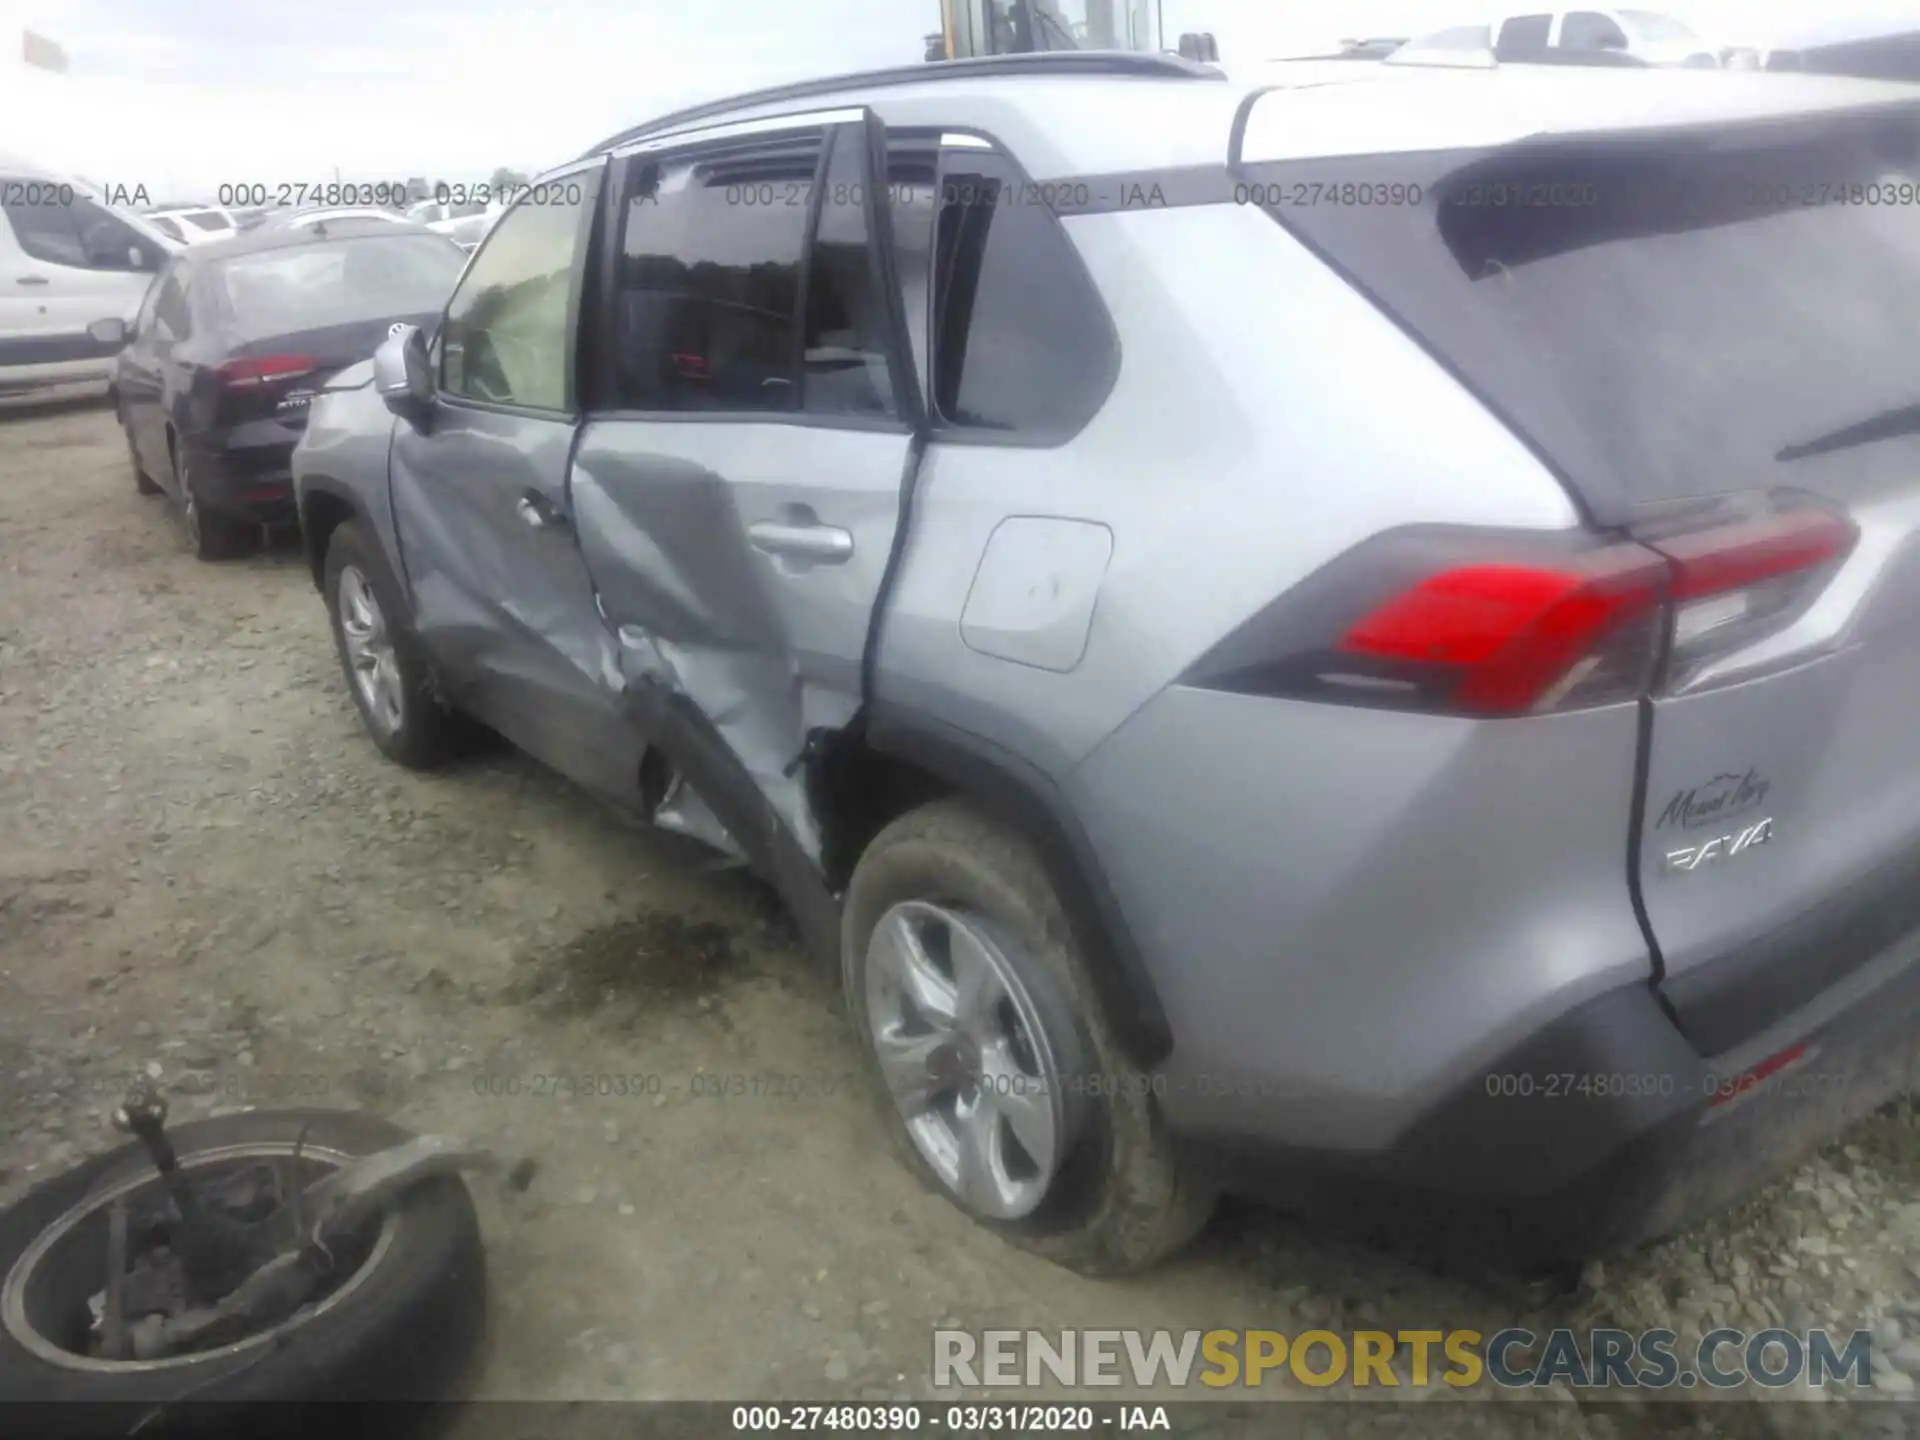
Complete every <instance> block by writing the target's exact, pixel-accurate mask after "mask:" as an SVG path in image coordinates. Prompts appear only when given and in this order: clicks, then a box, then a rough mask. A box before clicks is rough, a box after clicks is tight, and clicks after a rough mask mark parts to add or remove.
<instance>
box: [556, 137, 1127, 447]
mask: <svg viewBox="0 0 1920 1440" xmlns="http://www.w3.org/2000/svg"><path fill="white" fill-rule="evenodd" d="M853 113H859V114H862V115H865V114H877V113H878V112H874V111H872V110H871V107H866V106H855V107H842V108H841V109H836V110H833V111H825V112H822V111H813V112H808V113H804V114H794V115H781V116H770V117H767V118H765V119H762V120H752V121H745V122H741V123H739V124H729V125H723V126H713V127H706V128H702V129H700V130H694V131H684V132H681V133H680V134H677V135H667V136H661V137H658V138H651V139H647V140H644V141H640V142H638V143H635V144H631V145H628V146H625V147H622V148H620V149H617V150H614V151H612V152H611V156H612V165H613V168H612V170H611V171H610V174H609V179H608V182H607V184H606V186H605V187H604V189H603V191H602V201H603V207H604V216H603V221H602V226H601V237H600V238H601V251H602V254H601V263H600V264H599V265H598V266H597V267H596V275H595V278H596V282H597V284H596V295H597V296H598V295H604V296H611V295H612V294H613V293H614V291H615V290H616V289H617V285H618V275H619V256H620V250H621V245H622V244H623V242H624V227H625V216H626V210H627V204H628V198H629V193H630V190H631V185H632V176H633V175H634V174H636V173H637V172H638V171H639V170H641V169H643V168H644V167H645V166H646V165H649V164H665V163H669V162H672V161H677V160H679V159H681V158H682V157H684V156H687V155H692V154H695V153H698V152H700V151H705V150H721V151H726V150H739V149H749V148H751V147H752V146H754V145H757V144H760V143H763V142H765V141H769V140H773V139H776V138H787V139H791V138H793V137H795V136H799V135H804V134H807V133H809V132H812V133H816V134H818V135H819V136H820V137H821V164H822V165H825V164H826V163H827V161H828V160H829V159H830V158H831V156H830V152H831V149H832V146H831V143H830V140H831V132H832V130H833V128H834V126H835V125H838V124H849V123H852V122H851V120H849V119H844V118H840V117H844V116H848V115H850V114H853ZM880 118H881V119H882V120H883V121H884V118H885V117H884V116H881V117H880ZM886 137H887V146H888V154H889V156H891V154H892V152H893V148H894V146H895V145H896V144H897V145H899V146H900V147H901V148H902V149H912V148H920V149H923V150H931V151H932V152H933V156H934V163H935V170H934V187H935V196H936V208H935V215H934V226H935V233H934V245H935V249H934V251H933V252H930V254H929V263H930V264H933V265H937V263H938V254H937V247H938V241H939V228H938V227H939V213H938V198H937V197H938V196H939V195H940V194H942V193H944V188H945V176H946V165H947V158H948V156H949V154H961V155H980V154H983V153H990V154H992V155H994V156H996V157H997V158H998V159H999V160H1000V161H1001V162H1003V163H1004V164H1005V165H1006V166H1007V167H1008V168H1009V169H1010V170H1011V171H1012V172H1013V175H1014V178H1015V180H1016V182H1017V183H1018V184H1021V185H1032V184H1033V183H1034V182H1033V179H1032V176H1031V175H1030V174H1029V173H1028V171H1027V169H1026V167H1025V166H1023V165H1021V163H1020V161H1019V158H1018V157H1017V156H1016V155H1015V154H1014V153H1013V151H1012V150H1011V149H1010V148H1009V147H1008V146H1006V145H1005V144H1003V143H1002V142H1001V141H1000V139H999V138H998V137H997V136H996V135H995V134H993V132H992V131H990V130H987V129H984V128H981V127H978V126H973V125H965V124H928V123H925V122H921V123H917V124H912V125H903V126H887V127H886ZM889 173H890V172H889ZM1047 219H1048V220H1049V221H1050V223H1052V224H1053V225H1054V226H1055V227H1056V233H1057V234H1058V236H1059V239H1060V240H1061V241H1062V242H1063V244H1064V246H1065V251H1066V254H1067V256H1068V257H1069V263H1071V264H1072V265H1073V266H1074V267H1076V268H1077V269H1078V271H1079V273H1080V276H1081V278H1082V279H1083V280H1084V281H1085V282H1086V287H1087V291H1088V293H1089V294H1090V295H1091V296H1092V298H1093V299H1094V300H1095V302H1096V308H1097V309H1098V311H1099V315H1100V323H1101V327H1102V329H1103V330H1104V331H1105V334H1106V339H1107V343H1106V344H1105V345H1104V346H1102V350H1103V352H1104V353H1103V355H1102V357H1101V369H1102V371H1103V372H1104V373H1103V374H1102V376H1101V383H1100V385H1099V387H1098V393H1099V397H1100V398H1099V400H1098V402H1097V403H1095V404H1094V405H1093V406H1092V407H1090V408H1089V409H1088V411H1087V413H1086V414H1085V415H1083V416H1079V417H1077V418H1076V419H1075V420H1074V422H1073V423H1072V424H1071V425H1070V426H1062V427H1058V428H1057V429H1048V430H1011V431H1006V430H987V429H982V428H976V427H969V426H965V425H955V424H953V423H951V422H949V421H948V420H946V419H945V418H944V417H943V416H942V415H941V414H940V413H939V407H938V406H937V405H936V404H935V403H934V376H933V359H934V357H935V355H937V353H938V346H937V343H936V337H937V334H938V327H937V325H936V323H935V322H936V321H937V319H938V314H937V308H936V305H935V298H936V297H935V295H934V286H933V284H932V278H931V276H929V282H928V285H927V287H926V288H927V296H926V304H927V310H928V313H927V315H926V334H927V349H928V362H927V364H926V365H925V366H924V367H923V366H921V365H920V363H919V360H918V357H917V356H915V355H914V354H912V353H911V347H909V353H908V354H907V355H906V356H905V357H904V359H903V358H902V357H900V356H898V355H896V354H894V353H893V352H894V351H895V350H897V349H898V347H899V343H900V342H899V339H898V337H895V338H893V339H891V340H890V341H889V346H888V349H889V354H888V363H889V366H890V367H891V368H893V369H894V370H895V372H896V374H899V375H902V376H910V377H911V380H910V381H909V384H908V392H909V393H910V394H912V395H913V397H914V399H915V402H916V409H917V410H919V411H920V413H921V414H923V415H924V416H925V424H926V429H927V436H928V440H929V442H930V443H937V444H941V445H965V446H984V447H988V448H992V449H1001V450H1058V449H1060V448H1062V447H1064V446H1066V445H1069V444H1071V443H1072V442H1073V441H1074V440H1075V439H1077V438H1078V437H1079V436H1080V434H1081V433H1082V432H1083V431H1084V430H1085V429H1086V427H1087V426H1088V425H1090V424H1091V423H1093V421H1094V419H1095V418H1096V417H1097V416H1098V415H1099V414H1100V413H1101V412H1102V411H1103V410H1104V409H1105V408H1106V405H1107V402H1108V401H1109V400H1110V399H1111V398H1112V395H1113V390H1114V387H1115V385H1116V384H1118V382H1119V378H1120V367H1121V363H1122V352H1123V345H1124V342H1123V341H1122V339H1121V336H1120V331H1119V327H1118V326H1117V325H1116V324H1115V323H1114V319H1113V312H1112V311H1111V310H1110V309H1109V308H1108V307H1107V302H1106V296H1105V295H1104V294H1103V293H1102V292H1101V289H1100V286H1099V284H1098V282H1096V281H1095V279H1094V277H1093V272H1092V271H1091V270H1089V269H1088V268H1087V263H1086V259H1085V257H1083V256H1082V255H1081V254H1080V247H1079V246H1077V245H1075V244H1074V243H1073V237H1072V236H1070V235H1068V234H1067V233H1066V231H1065V227H1064V226H1063V225H1062V224H1061V216H1060V215H1059V214H1057V213H1054V212H1053V211H1052V210H1051V209H1049V212H1048V216H1047ZM816 220H817V214H814V215H810V216H809V223H808V228H807V239H806V245H807V249H806V251H805V253H804V254H803V257H802V265H803V267H804V266H805V265H807V264H809V263H810V260H811V255H812V250H813V239H814V228H815V221H816ZM868 234H869V243H870V244H871V238H872V235H873V225H872V220H871V217H869V222H868ZM876 258H877V257H876ZM886 268H887V269H889V270H890V269H892V268H893V267H892V266H888V267H886ZM803 282H804V276H803ZM800 303H801V305H802V306H804V305H805V303H806V294H805V287H804V283H803V285H802V288H801V295H800ZM800 323H801V325H802V327H804V324H805V311H804V309H803V310H802V312H801V317H800ZM588 328H589V330H590V331H591V332H592V333H591V334H590V335H587V336H583V337H582V341H583V344H584V345H585V346H586V347H587V349H588V350H589V351H590V353H591V356H592V365H591V384H592V387H593V398H592V399H587V398H585V391H584V383H585V382H583V390H582V392H581V394H582V407H583V413H584V414H585V416H586V417H587V418H588V419H592V420H624V421H643V422H647V423H661V424H674V425H710V424H722V425H740V424H753V425H788V426H797V427H800V428H803V429H826V430H870V431H879V432H882V433H885V434H894V435H910V434H913V433H914V431H915V426H914V423H913V422H912V421H911V420H910V419H909V418H907V417H906V416H905V415H901V416H864V415H813V414H808V413H806V412H805V411H802V410H798V409H795V410H785V411H769V410H702V411H685V410H645V409H636V408H632V407H627V406H621V405H617V404H607V403H604V401H605V399H606V397H608V396H611V395H613V394H615V393H616V385H615V376H614V373H613V358H612V357H613V353H614V348H613V343H612V334H611V331H612V316H611V310H610V307H609V306H606V305H602V304H599V303H597V302H596V304H595V305H594V306H593V308H592V310H591V312H590V324H589V327H588ZM803 343H804V341H803ZM903 364H904V365H905V366H906V367H907V368H906V369H904V370H902V369H900V366H901V365H903Z"/></svg>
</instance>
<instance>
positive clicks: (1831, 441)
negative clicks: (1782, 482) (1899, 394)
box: [1773, 404, 1920, 461]
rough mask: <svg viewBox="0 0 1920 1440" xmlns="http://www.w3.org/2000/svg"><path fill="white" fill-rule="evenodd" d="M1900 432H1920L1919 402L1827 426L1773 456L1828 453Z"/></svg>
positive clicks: (1897, 435) (1807, 456)
mask: <svg viewBox="0 0 1920 1440" xmlns="http://www.w3.org/2000/svg"><path fill="white" fill-rule="evenodd" d="M1903 435H1920V404H1915V405H1900V406H1896V407H1895V408H1894V409H1892V410H1883V411H1881V412H1880V413H1879V414H1878V415H1872V416H1869V417H1868V418H1867V419H1865V420H1861V421H1858V422H1857V423H1855V424H1852V425H1844V426H1842V427H1841V428H1840V429H1838V430H1829V431H1828V432H1827V433H1826V434H1824V435H1818V436H1815V437H1814V438H1813V439H1811V440H1807V441H1803V442H1802V443H1800V444H1798V445H1789V446H1787V447H1786V449H1784V450H1782V451H1781V452H1780V453H1779V454H1777V455H1775V456H1774V457H1773V458H1774V459H1775V460H1779V461H1788V460H1809V459H1812V458H1813V457H1814V456H1816V455H1831V454H1832V453H1833V452H1834V451H1836V450H1851V449H1853V448H1854V447H1855V446H1859V445H1873V444H1877V443H1878V442H1879V441H1882V440H1898V439H1899V438H1900V437H1901V436H1903Z"/></svg>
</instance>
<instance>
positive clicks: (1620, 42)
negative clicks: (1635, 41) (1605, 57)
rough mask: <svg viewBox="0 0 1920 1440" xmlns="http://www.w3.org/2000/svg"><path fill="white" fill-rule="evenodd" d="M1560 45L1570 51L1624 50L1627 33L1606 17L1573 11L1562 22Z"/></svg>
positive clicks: (1588, 12)
mask: <svg viewBox="0 0 1920 1440" xmlns="http://www.w3.org/2000/svg"><path fill="white" fill-rule="evenodd" d="M1560 43H1561V44H1562V45H1563V46H1565V47H1566V48H1567V49H1569V50H1624V49H1626V48H1627V37H1626V32H1625V31H1623V30H1621V28H1620V27H1619V26H1618V25H1616V24H1614V23H1613V21H1611V20H1609V19H1608V18H1607V17H1606V16H1604V15H1596V14H1595V13H1594V12H1593V11H1591V10H1572V11H1569V12H1568V13H1567V18H1566V19H1565V20H1563V21H1561V22H1560Z"/></svg>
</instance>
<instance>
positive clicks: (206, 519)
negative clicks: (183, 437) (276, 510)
mask: <svg viewBox="0 0 1920 1440" xmlns="http://www.w3.org/2000/svg"><path fill="white" fill-rule="evenodd" d="M169 448H170V450H171V455H172V459H173V475H174V487H175V489H176V490H177V492H178V498H179V501H180V518H181V521H182V523H183V524H184V525H185V526H186V530H187V543H188V544H190V545H191V546H192V547H193V556H194V559H196V560H204V561H207V562H208V563H212V562H215V561H219V560H231V559H232V558H233V557H234V556H236V555H240V554H243V553H244V552H245V551H246V550H247V549H248V548H249V545H250V542H251V541H253V540H254V539H255V538H257V536H258V534H259V527H258V526H254V525H249V524H247V523H246V522H245V521H243V520H240V519H237V518H236V517H234V516H232V515H225V514H222V513H221V512H220V511H218V510H209V509H208V508H207V507H206V506H205V505H203V504H201V502H200V497H199V496H198V495H197V494H195V492H194V484H193V462H192V461H191V460H187V459H182V458H181V454H180V450H179V447H178V446H177V445H173V446H170V447H169Z"/></svg>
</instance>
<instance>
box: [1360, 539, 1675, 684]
mask: <svg viewBox="0 0 1920 1440" xmlns="http://www.w3.org/2000/svg"><path fill="white" fill-rule="evenodd" d="M1665 579H1666V576H1665V573H1664V569H1663V567H1662V566H1661V565H1660V564H1659V563H1658V562H1657V561H1655V560H1654V559H1653V557H1652V556H1650V555H1648V554H1647V553H1646V552H1645V551H1643V550H1640V549H1639V548H1638V547H1637V546H1635V547H1622V548H1621V549H1620V550H1618V551H1600V552H1596V553H1595V554H1594V556H1593V557H1592V558H1590V559H1588V560H1586V562H1585V563H1584V564H1580V563H1574V564H1569V565H1567V566H1566V567H1565V568H1555V569H1545V568H1536V567H1533V566H1519V565H1463V566H1460V567H1458V568H1455V569H1451V570H1443V571H1441V572H1440V573H1439V574H1438V575H1433V576H1430V577H1429V578H1427V579H1425V580H1422V581H1421V582H1420V583H1419V584H1417V585H1415V586H1414V587H1413V588H1412V589H1411V590H1408V591H1405V592H1403V593H1401V594H1399V595H1395V596H1394V597H1392V598H1391V599H1389V600H1388V601H1387V602H1386V603H1385V604H1383V605H1378V606H1376V607H1375V608H1374V609H1372V610H1371V611H1369V612H1368V613H1366V614H1365V615H1363V616H1361V618H1360V619H1359V620H1358V621H1357V622H1356V623H1355V624H1354V625H1352V626H1351V627H1350V628H1349V629H1348V630H1347V633H1346V635H1345V637H1344V638H1343V639H1342V640H1341V642H1340V648H1341V650H1343V651H1345V652H1347V653H1350V654H1356V655H1371V656H1377V657H1380V658H1383V659H1400V660H1407V661H1413V662H1416V663H1420V664H1424V665H1437V666H1444V667H1447V668H1448V669H1451V670H1454V671H1456V672H1457V674H1456V676H1455V677H1454V683H1453V684H1452V685H1451V686H1450V687H1449V688H1450V689H1451V691H1452V700H1453V704H1454V706H1456V707H1457V708H1459V709H1462V710H1465V711H1469V712H1471V713H1473V714H1479V715H1515V714H1521V713H1524V712H1525V711H1528V710H1532V709H1534V708H1535V707H1536V706H1537V705H1538V704H1539V702H1540V701H1541V700H1543V699H1545V698H1546V697H1548V696H1549V695H1550V694H1552V693H1553V692H1554V690H1555V689H1556V688H1557V687H1559V686H1560V683H1561V682H1562V681H1563V680H1564V679H1565V678H1566V677H1567V676H1568V675H1569V674H1570V673H1571V672H1572V671H1573V670H1574V668H1575V667H1576V666H1578V665H1580V664H1581V663H1582V662H1583V661H1585V660H1587V659H1588V658H1589V657H1592V656H1595V655H1597V654H1599V653H1601V652H1603V651H1604V649H1605V647H1606V641H1607V640H1608V638H1609V637H1610V636H1612V635H1615V634H1617V633H1618V632H1619V631H1620V630H1621V628H1622V627H1623V626H1624V625H1626V624H1627V623H1628V622H1631V621H1634V620H1638V619H1644V618H1646V617H1647V616H1649V615H1651V614H1652V613H1653V612H1654V611H1655V609H1656V608H1657V607H1658V606H1659V603H1660V595H1661V588H1662V586H1663V585H1664V583H1665Z"/></svg>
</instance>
